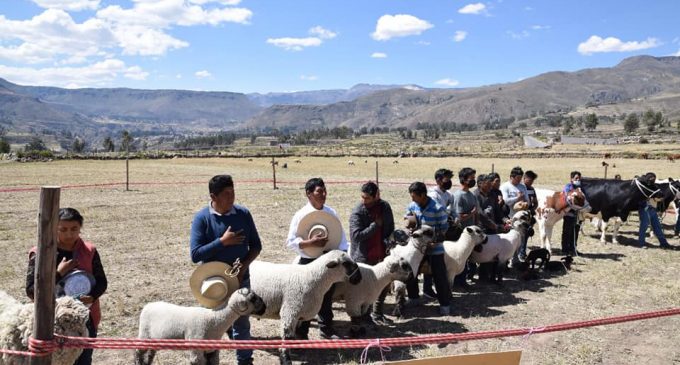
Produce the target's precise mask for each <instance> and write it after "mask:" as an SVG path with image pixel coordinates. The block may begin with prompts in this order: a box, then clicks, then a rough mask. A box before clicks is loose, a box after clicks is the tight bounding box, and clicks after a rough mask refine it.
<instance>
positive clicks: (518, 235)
mask: <svg viewBox="0 0 680 365" xmlns="http://www.w3.org/2000/svg"><path fill="white" fill-rule="evenodd" d="M525 216H526V217H528V216H529V214H528V212H526V211H521V212H517V213H515V216H514V217H513V218H512V229H511V230H510V232H508V233H503V234H492V235H488V236H487V238H488V241H487V243H486V244H485V245H483V248H482V250H481V251H480V252H477V251H474V252H472V254H471V255H470V257H471V258H472V260H473V261H474V262H476V263H478V264H484V263H489V262H495V263H496V265H495V266H494V274H493V279H494V280H495V281H496V282H498V283H501V282H502V280H503V270H504V269H505V266H506V264H507V262H508V261H509V260H510V259H511V258H512V257H513V256H514V255H515V252H516V251H517V249H518V247H519V245H520V244H521V243H522V239H523V237H524V236H525V235H526V234H527V233H528V230H529V223H527V220H526V219H524V217H525Z"/></svg>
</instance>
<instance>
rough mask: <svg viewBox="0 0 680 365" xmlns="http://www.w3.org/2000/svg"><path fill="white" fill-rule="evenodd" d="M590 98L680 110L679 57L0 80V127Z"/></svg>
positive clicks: (459, 112)
mask: <svg viewBox="0 0 680 365" xmlns="http://www.w3.org/2000/svg"><path fill="white" fill-rule="evenodd" d="M1 76H2V75H0V77H1ZM641 101H643V102H642V104H641ZM598 105H618V106H621V108H619V109H621V110H622V111H624V112H625V111H626V110H628V109H631V108H632V109H635V108H633V105H636V108H637V107H641V108H645V107H648V106H650V107H659V108H661V109H663V111H664V114H665V115H668V116H671V117H674V116H680V57H670V56H669V57H651V56H636V57H630V58H627V59H624V60H623V61H621V62H620V63H619V64H618V65H615V66H614V67H610V68H592V69H584V70H580V71H576V72H562V71H556V72H548V73H545V74H541V75H538V76H535V77H531V78H528V79H524V80H521V81H517V82H513V83H506V84H496V85H489V86H482V87H473V88H463V89H426V88H423V87H419V86H417V85H368V84H359V85H356V86H354V87H352V88H350V89H335V90H318V91H300V92H289V93H266V94H258V93H255V94H243V93H235V92H202V91H187V90H138V89H127V88H102V89H97V88H88V89H63V88H57V87H44V86H22V85H17V84H14V83H11V82H9V81H7V80H4V79H0V124H3V126H4V127H5V128H6V129H8V130H13V129H14V130H17V131H23V132H25V131H29V130H30V131H34V132H37V131H41V130H61V131H70V132H73V133H76V134H90V135H98V134H100V132H102V129H104V132H106V131H109V132H110V131H112V130H116V129H117V128H125V129H131V130H139V131H144V130H147V131H149V130H151V131H155V132H154V133H156V134H163V133H165V132H166V131H167V130H168V129H171V130H172V131H173V133H175V132H179V133H194V132H199V131H202V132H209V131H219V130H235V129H243V128H249V129H265V128H278V129H286V130H304V129H309V128H316V127H321V126H323V127H329V128H331V127H336V126H348V127H352V128H355V129H357V128H361V127H367V128H370V127H386V126H388V127H409V128H412V127H415V126H416V125H417V124H418V123H433V124H438V123H468V124H479V123H489V122H491V123H493V122H497V121H501V120H522V119H526V118H530V117H534V116H538V115H546V114H550V113H567V112H572V111H574V110H578V109H580V108H585V107H588V106H598ZM640 105H642V106H640ZM626 108H628V109H626Z"/></svg>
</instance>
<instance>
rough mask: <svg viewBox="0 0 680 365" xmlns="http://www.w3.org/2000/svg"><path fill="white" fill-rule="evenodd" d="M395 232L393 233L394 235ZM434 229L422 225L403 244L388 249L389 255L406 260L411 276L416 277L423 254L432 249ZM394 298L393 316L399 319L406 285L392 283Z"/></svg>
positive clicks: (397, 282) (404, 298) (396, 282)
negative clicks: (395, 303)
mask: <svg viewBox="0 0 680 365" xmlns="http://www.w3.org/2000/svg"><path fill="white" fill-rule="evenodd" d="M396 233H397V231H395V235H396ZM434 236H435V232H434V229H433V228H432V227H430V226H428V225H423V226H421V227H420V229H418V230H415V231H414V232H413V233H411V235H410V237H409V238H408V241H407V242H406V243H405V244H403V245H402V244H398V245H396V246H394V247H392V248H390V254H392V253H395V254H397V255H399V256H400V257H403V258H404V259H406V260H407V261H408V263H409V265H410V266H411V271H412V272H413V276H418V271H419V270H420V262H421V261H423V257H425V252H426V251H427V249H428V248H430V247H432V244H433V242H434ZM393 289H394V296H395V300H396V301H397V305H396V306H395V308H394V313H393V314H394V315H396V316H398V317H401V312H402V309H403V307H404V302H405V301H406V284H405V283H404V282H403V281H399V280H395V281H394V283H393Z"/></svg>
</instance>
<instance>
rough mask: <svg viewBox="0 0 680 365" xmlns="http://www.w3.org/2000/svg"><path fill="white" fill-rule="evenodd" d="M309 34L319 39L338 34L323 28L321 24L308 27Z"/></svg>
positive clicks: (330, 37)
mask: <svg viewBox="0 0 680 365" xmlns="http://www.w3.org/2000/svg"><path fill="white" fill-rule="evenodd" d="M309 34H310V35H313V36H317V37H319V38H321V39H333V38H335V37H336V36H337V35H338V34H337V33H335V32H332V31H330V30H328V29H324V28H323V27H322V26H320V25H317V26H316V27H313V28H310V29H309Z"/></svg>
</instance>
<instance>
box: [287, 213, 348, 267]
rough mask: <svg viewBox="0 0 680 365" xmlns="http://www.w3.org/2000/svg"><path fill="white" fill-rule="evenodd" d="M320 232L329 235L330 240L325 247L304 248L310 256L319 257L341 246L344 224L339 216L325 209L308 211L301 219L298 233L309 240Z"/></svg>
mask: <svg viewBox="0 0 680 365" xmlns="http://www.w3.org/2000/svg"><path fill="white" fill-rule="evenodd" d="M318 233H322V234H323V235H324V236H326V237H328V242H327V243H326V246H324V247H307V248H304V249H302V252H304V253H305V254H306V255H307V256H309V257H319V256H321V255H323V253H324V252H325V251H330V250H334V249H336V248H338V247H339V246H340V241H341V240H342V224H341V223H340V220H339V219H338V217H336V216H334V215H333V214H331V213H328V212H326V211H324V210H314V211H312V212H309V213H307V215H305V216H304V217H302V219H301V220H300V224H298V229H297V232H296V235H297V236H298V237H302V239H303V240H307V239H309V238H311V237H313V236H315V235H316V234H318Z"/></svg>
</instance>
